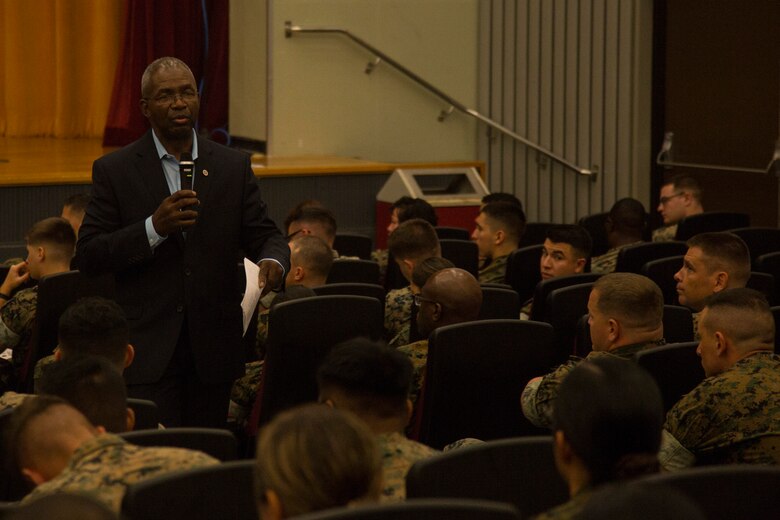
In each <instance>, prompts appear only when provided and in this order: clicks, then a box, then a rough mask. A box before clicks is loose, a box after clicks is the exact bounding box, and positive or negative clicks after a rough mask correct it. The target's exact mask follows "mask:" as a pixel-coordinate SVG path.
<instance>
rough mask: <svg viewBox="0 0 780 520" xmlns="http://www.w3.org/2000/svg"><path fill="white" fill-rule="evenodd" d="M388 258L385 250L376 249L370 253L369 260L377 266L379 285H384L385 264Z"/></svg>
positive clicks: (388, 254)
mask: <svg viewBox="0 0 780 520" xmlns="http://www.w3.org/2000/svg"><path fill="white" fill-rule="evenodd" d="M389 258H390V252H389V251H388V250H387V249H376V250H374V251H372V252H371V260H373V261H374V262H376V263H377V264H379V285H384V284H385V276H386V275H387V262H388V259H389Z"/></svg>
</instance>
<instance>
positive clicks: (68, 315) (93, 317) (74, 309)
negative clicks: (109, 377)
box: [54, 296, 135, 372]
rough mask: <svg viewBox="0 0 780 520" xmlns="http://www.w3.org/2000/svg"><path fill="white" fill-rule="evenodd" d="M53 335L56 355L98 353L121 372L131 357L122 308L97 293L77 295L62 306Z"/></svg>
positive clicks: (92, 354) (60, 357)
mask: <svg viewBox="0 0 780 520" xmlns="http://www.w3.org/2000/svg"><path fill="white" fill-rule="evenodd" d="M57 339H58V344H57V350H55V352H54V357H55V358H57V359H67V358H70V357H72V356H76V357H78V356H99V357H103V358H105V359H107V360H108V361H110V362H111V363H112V364H113V365H114V367H115V368H116V369H117V370H119V371H120V372H121V371H123V370H124V369H125V368H126V367H128V366H130V364H131V363H132V362H133V358H134V357H135V350H134V349H133V346H132V345H130V328H129V326H128V324H127V319H126V318H125V313H124V311H122V308H121V307H120V306H119V305H118V304H117V303H116V302H114V301H111V300H107V299H105V298H101V297H99V296H90V297H87V298H81V299H80V300H78V301H76V303H73V304H71V305H70V306H69V307H68V308H67V309H65V312H63V313H62V316H60V321H59V327H58V329H57Z"/></svg>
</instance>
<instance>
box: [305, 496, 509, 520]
mask: <svg viewBox="0 0 780 520" xmlns="http://www.w3.org/2000/svg"><path fill="white" fill-rule="evenodd" d="M399 519H404V520H474V519H477V520H519V519H520V515H519V514H518V512H517V510H516V509H515V508H514V507H512V506H511V505H509V504H501V503H498V502H488V501H485V500H464V499H454V498H450V499H428V500H406V501H404V502H397V503H388V504H381V505H370V506H358V507H355V506H347V507H339V508H334V509H327V510H325V511H318V512H315V513H309V514H307V515H300V516H296V517H295V520H399Z"/></svg>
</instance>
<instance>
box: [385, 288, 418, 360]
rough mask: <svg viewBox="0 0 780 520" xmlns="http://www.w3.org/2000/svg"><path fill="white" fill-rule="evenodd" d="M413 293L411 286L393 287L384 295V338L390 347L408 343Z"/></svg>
mask: <svg viewBox="0 0 780 520" xmlns="http://www.w3.org/2000/svg"><path fill="white" fill-rule="evenodd" d="M413 303H414V295H413V294H412V288H411V287H409V286H407V287H404V288H403V289H395V290H393V291H390V292H389V293H387V296H386V297H385V338H387V340H388V344H389V345H390V346H391V347H398V346H400V345H406V344H407V343H409V327H410V323H411V317H412V307H413V305H412V304H413Z"/></svg>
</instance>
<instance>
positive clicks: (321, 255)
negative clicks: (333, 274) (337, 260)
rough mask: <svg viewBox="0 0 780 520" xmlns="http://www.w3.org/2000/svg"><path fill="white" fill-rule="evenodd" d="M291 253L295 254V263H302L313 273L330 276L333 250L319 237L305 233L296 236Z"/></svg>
mask: <svg viewBox="0 0 780 520" xmlns="http://www.w3.org/2000/svg"><path fill="white" fill-rule="evenodd" d="M290 249H291V252H290V254H291V255H293V256H295V263H296V264H298V265H302V266H303V267H304V268H305V269H307V270H308V271H310V272H311V274H314V275H318V276H322V277H323V278H325V277H327V276H328V273H330V268H331V267H333V250H332V249H331V248H330V246H329V245H328V244H326V243H325V241H324V240H322V239H321V238H319V237H315V236H313V235H305V236H302V237H300V238H296V239H295V240H294V241H293V242H292V244H291V247H290Z"/></svg>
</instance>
